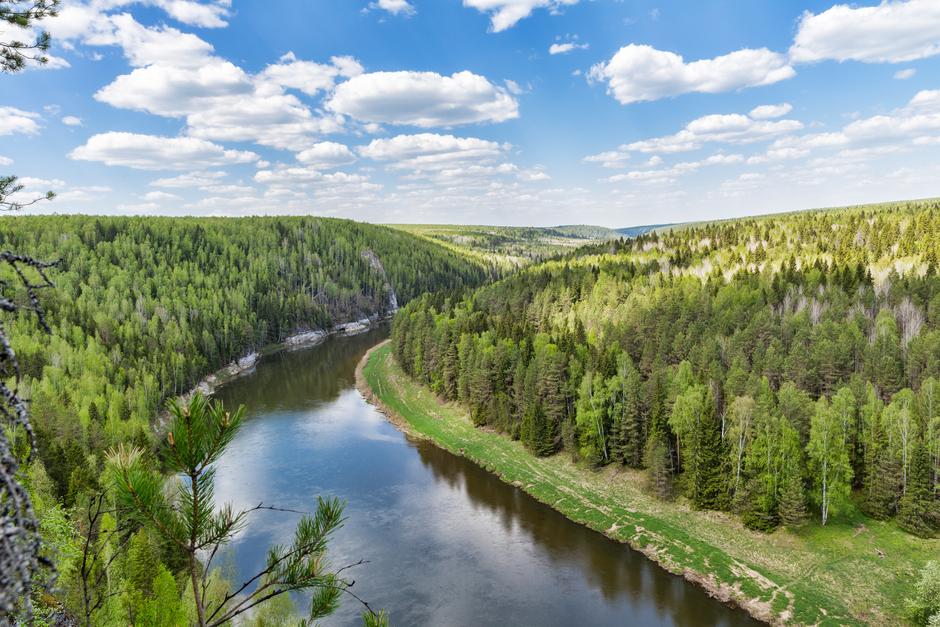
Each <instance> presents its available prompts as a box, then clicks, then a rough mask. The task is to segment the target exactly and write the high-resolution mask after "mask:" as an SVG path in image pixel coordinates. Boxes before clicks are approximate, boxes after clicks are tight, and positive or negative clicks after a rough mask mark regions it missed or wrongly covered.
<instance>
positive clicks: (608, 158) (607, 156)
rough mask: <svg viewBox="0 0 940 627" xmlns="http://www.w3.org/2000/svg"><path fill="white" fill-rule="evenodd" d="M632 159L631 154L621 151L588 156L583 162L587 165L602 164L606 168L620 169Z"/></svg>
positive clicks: (609, 151)
mask: <svg viewBox="0 0 940 627" xmlns="http://www.w3.org/2000/svg"><path fill="white" fill-rule="evenodd" d="M629 159H630V153H629V152H624V151H620V150H607V151H605V152H601V153H598V154H596V155H588V156H587V157H585V158H584V159H583V160H584V161H585V162H587V163H600V164H601V165H603V166H604V167H605V168H619V167H621V166H623V165H624V163H625V162H626V161H628V160H629Z"/></svg>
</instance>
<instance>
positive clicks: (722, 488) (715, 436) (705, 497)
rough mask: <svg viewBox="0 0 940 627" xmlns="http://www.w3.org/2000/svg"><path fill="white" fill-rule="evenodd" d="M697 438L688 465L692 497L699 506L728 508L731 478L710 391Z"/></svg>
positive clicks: (693, 501) (704, 405) (696, 432)
mask: <svg viewBox="0 0 940 627" xmlns="http://www.w3.org/2000/svg"><path fill="white" fill-rule="evenodd" d="M693 438H694V441H695V444H694V446H693V447H692V448H693V452H692V457H691V459H690V460H689V462H688V466H687V468H686V472H687V473H689V477H688V481H689V486H688V489H689V498H690V499H691V500H692V504H693V505H694V506H695V507H696V508H698V509H726V507H727V502H726V495H727V489H726V485H727V482H726V480H725V473H724V472H723V468H722V460H723V458H724V448H723V443H722V440H721V427H720V424H719V421H718V419H717V418H716V416H715V410H714V403H713V400H712V396H711V392H710V391H709V392H708V393H707V394H706V395H705V398H704V403H703V405H702V415H701V417H700V419H699V420H698V422H697V424H696V427H695V432H694V435H693Z"/></svg>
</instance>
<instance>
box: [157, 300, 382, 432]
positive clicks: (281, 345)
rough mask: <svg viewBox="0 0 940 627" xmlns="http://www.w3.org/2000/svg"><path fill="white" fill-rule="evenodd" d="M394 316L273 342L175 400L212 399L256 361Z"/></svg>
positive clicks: (361, 329)
mask: <svg viewBox="0 0 940 627" xmlns="http://www.w3.org/2000/svg"><path fill="white" fill-rule="evenodd" d="M394 315H395V311H391V312H389V313H387V314H385V315H383V316H379V315H374V316H369V317H368V318H362V319H359V320H354V321H352V322H341V323H339V324H336V325H334V326H333V328H331V329H328V330H326V329H317V330H313V331H301V332H300V333H295V334H293V335H290V336H288V337H287V338H285V339H284V341H282V342H275V343H273V344H268V345H267V346H264V347H262V348H260V349H258V350H256V351H252V352H250V353H247V354H246V355H243V356H242V357H239V358H238V359H236V360H235V361H233V362H231V363H229V364H227V365H225V366H223V367H222V368H220V369H218V370H216V371H215V372H212V373H210V374H207V375H206V376H205V377H203V378H202V379H201V380H200V381H199V383H197V384H196V385H194V386H193V388H192V389H191V390H189V391H188V392H185V393H184V394H181V395H180V396H178V397H177V400H179V402H180V403H181V404H184V405H185V404H186V403H188V402H189V401H190V400H192V397H193V395H195V394H196V393H199V394H202V395H203V396H212V395H213V394H215V391H216V390H217V389H219V387H220V386H222V385H225V384H226V383H229V382H230V381H233V380H235V379H237V378H239V377H242V376H244V375H246V374H248V373H250V372H251V371H253V370H254V369H255V366H256V365H257V364H258V361H259V360H260V359H261V358H262V357H265V356H267V355H273V354H275V353H278V352H280V351H285V350H288V351H294V350H303V349H305V348H313V347H314V346H316V345H317V344H320V343H322V342H325V341H326V340H327V339H328V338H331V337H335V336H350V335H359V334H360V333H365V332H366V331H369V330H370V329H373V328H375V326H376V325H377V324H381V323H382V322H387V321H388V320H390V319H391V318H392V316H394ZM167 416H168V415H167V412H166V411H165V410H163V411H161V412H160V414H159V416H158V421H159V422H160V423H162V422H164V421H165V420H166V418H167Z"/></svg>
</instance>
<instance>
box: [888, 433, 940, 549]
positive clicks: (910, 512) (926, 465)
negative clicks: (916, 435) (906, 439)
mask: <svg viewBox="0 0 940 627" xmlns="http://www.w3.org/2000/svg"><path fill="white" fill-rule="evenodd" d="M938 523H940V518H938V511H937V505H936V500H935V499H934V495H933V468H931V463H930V456H929V454H928V453H927V449H926V448H925V447H924V446H923V445H918V446H917V447H915V448H914V452H913V456H912V460H911V468H910V472H909V475H908V481H907V491H906V492H905V493H904V496H902V497H901V503H900V507H899V511H898V525H899V526H900V527H901V528H902V529H904V530H906V531H908V532H910V533H913V534H915V535H918V536H922V537H929V536H931V535H933V533H934V530H935V529H936V528H937V524H938Z"/></svg>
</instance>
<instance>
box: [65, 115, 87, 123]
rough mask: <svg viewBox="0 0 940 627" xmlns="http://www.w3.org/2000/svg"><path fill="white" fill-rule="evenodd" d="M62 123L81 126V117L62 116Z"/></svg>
mask: <svg viewBox="0 0 940 627" xmlns="http://www.w3.org/2000/svg"><path fill="white" fill-rule="evenodd" d="M62 124H65V125H66V126H81V125H82V119H81V118H79V117H75V116H74V115H67V116H65V117H64V118H62Z"/></svg>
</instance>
